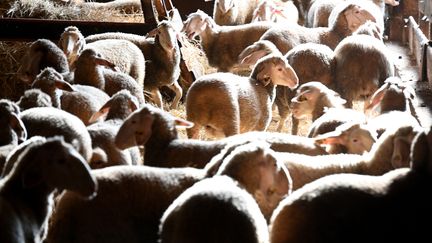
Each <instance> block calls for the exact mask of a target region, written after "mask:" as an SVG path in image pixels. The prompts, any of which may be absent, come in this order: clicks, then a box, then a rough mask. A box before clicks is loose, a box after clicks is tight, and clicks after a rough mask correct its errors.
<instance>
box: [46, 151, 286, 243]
mask: <svg viewBox="0 0 432 243" xmlns="http://www.w3.org/2000/svg"><path fill="white" fill-rule="evenodd" d="M242 151H243V152H241V151H239V153H238V155H237V156H234V155H232V156H231V154H230V156H231V158H229V157H227V158H226V160H224V161H223V163H224V168H225V169H223V170H222V169H221V170H220V171H218V176H220V175H226V176H230V177H232V178H233V179H236V180H237V179H238V180H240V181H241V182H240V183H244V185H248V188H250V189H251V191H252V192H255V194H257V195H262V196H264V198H262V199H267V198H268V200H269V201H271V199H272V198H274V197H276V196H277V195H279V194H282V193H283V192H284V194H286V193H288V188H289V185H288V184H287V183H289V181H288V178H287V176H288V174H286V173H287V172H286V170H283V167H282V166H281V164H280V163H279V162H276V163H277V165H276V166H275V160H274V156H273V154H271V152H270V151H269V150H268V145H267V147H266V146H260V145H256V144H253V145H250V146H248V148H246V147H242ZM245 153H246V157H248V158H249V157H251V156H253V158H255V159H252V160H242V157H241V154H245ZM236 154H237V153H236ZM239 156H240V157H239ZM248 162H249V163H248ZM251 165H255V168H258V169H256V170H253V167H254V166H251ZM93 175H94V176H95V178H96V180H97V182H98V194H97V196H96V197H95V198H94V199H93V200H90V201H89V200H83V199H82V198H80V197H78V196H77V195H75V194H74V193H69V192H66V193H64V194H63V195H61V196H60V198H59V200H58V203H57V207H56V210H55V211H54V214H53V215H52V217H51V224H50V227H49V231H48V235H47V242H64V243H67V242H82V243H85V242H101V241H103V242H107V243H108V242H119V241H127V242H131V243H133V242H156V241H157V233H158V225H159V220H160V218H161V216H162V215H163V212H164V211H165V210H166V209H167V208H168V206H169V205H170V204H171V203H172V202H173V201H174V200H175V199H176V198H177V197H178V196H179V195H180V194H181V193H182V192H183V191H185V190H186V189H187V188H189V187H190V186H192V185H193V184H194V183H196V182H198V181H200V180H203V179H205V178H207V177H210V176H211V175H209V174H208V173H207V171H206V169H194V168H155V167H150V166H136V167H132V166H124V165H119V166H113V167H107V168H103V169H97V170H94V171H93ZM255 190H256V191H260V192H261V193H257V192H256V191H255ZM137 195H140V196H137ZM276 198H278V200H281V197H280V196H279V197H276ZM156 201H157V203H155V202H156ZM262 202H266V201H265V200H263V201H262ZM107 219H109V220H107Z"/></svg>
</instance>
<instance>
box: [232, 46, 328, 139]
mask: <svg viewBox="0 0 432 243" xmlns="http://www.w3.org/2000/svg"><path fill="white" fill-rule="evenodd" d="M270 53H278V54H279V53H280V51H279V50H278V49H277V47H276V46H275V45H274V44H273V43H272V42H270V41H268V40H259V41H257V42H255V43H254V44H252V45H250V46H249V47H247V48H246V49H244V50H243V51H242V52H241V53H240V55H239V60H240V63H241V64H243V65H252V64H255V63H256V61H257V60H258V59H259V58H261V57H263V56H265V55H268V54H270ZM285 57H286V58H287V60H288V63H289V64H290V65H291V67H292V68H293V69H294V71H295V72H296V74H297V76H298V78H299V85H301V84H304V83H306V82H310V81H320V82H321V83H323V84H325V85H328V86H330V85H332V82H333V74H334V69H335V66H336V63H335V60H334V54H333V51H332V50H331V49H330V48H329V47H328V46H325V45H322V44H316V43H304V44H299V45H297V46H295V47H294V48H292V49H291V50H290V51H288V53H287V54H286V55H285ZM305 63H308V65H304V64H305ZM294 96H295V91H293V90H290V89H289V88H287V87H283V86H279V87H276V98H275V104H276V106H277V108H278V112H279V117H280V119H279V122H278V127H277V131H279V132H280V131H282V129H283V128H284V126H285V122H286V120H287V118H288V115H289V111H290V104H291V100H292V98H293V97H294ZM291 118H292V127H291V133H292V134H297V130H298V119H297V118H296V117H295V116H293V115H292V116H291Z"/></svg>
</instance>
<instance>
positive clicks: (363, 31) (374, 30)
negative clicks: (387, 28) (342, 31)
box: [353, 21, 384, 41]
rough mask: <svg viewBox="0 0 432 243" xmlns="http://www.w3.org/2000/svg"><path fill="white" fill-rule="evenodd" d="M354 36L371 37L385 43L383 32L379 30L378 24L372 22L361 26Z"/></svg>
mask: <svg viewBox="0 0 432 243" xmlns="http://www.w3.org/2000/svg"><path fill="white" fill-rule="evenodd" d="M353 35H370V36H373V37H375V38H377V39H378V40H380V41H384V36H383V35H384V33H383V30H381V29H380V28H379V26H378V25H377V23H375V22H372V21H366V23H364V24H362V25H360V27H358V29H357V30H356V31H354V32H353Z"/></svg>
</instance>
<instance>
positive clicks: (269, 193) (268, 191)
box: [267, 188, 276, 195]
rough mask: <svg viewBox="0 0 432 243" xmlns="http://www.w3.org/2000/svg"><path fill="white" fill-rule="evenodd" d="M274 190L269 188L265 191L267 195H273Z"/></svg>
mask: <svg viewBox="0 0 432 243" xmlns="http://www.w3.org/2000/svg"><path fill="white" fill-rule="evenodd" d="M275 191H276V190H275V189H274V188H270V189H268V190H267V195H273V194H274V193H275Z"/></svg>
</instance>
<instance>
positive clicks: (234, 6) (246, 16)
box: [213, 0, 259, 25]
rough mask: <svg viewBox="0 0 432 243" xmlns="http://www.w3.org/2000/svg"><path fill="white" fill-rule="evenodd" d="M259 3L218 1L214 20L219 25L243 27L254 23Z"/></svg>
mask: <svg viewBox="0 0 432 243" xmlns="http://www.w3.org/2000/svg"><path fill="white" fill-rule="evenodd" d="M258 4H259V1H249V0H216V1H215V3H214V8H213V19H214V21H215V23H216V24H218V25H242V24H247V23H250V22H252V18H253V12H254V10H255V9H256V8H257V6H258Z"/></svg>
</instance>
